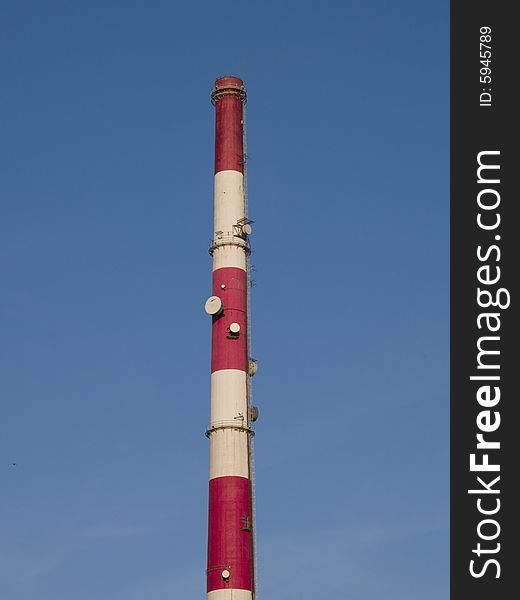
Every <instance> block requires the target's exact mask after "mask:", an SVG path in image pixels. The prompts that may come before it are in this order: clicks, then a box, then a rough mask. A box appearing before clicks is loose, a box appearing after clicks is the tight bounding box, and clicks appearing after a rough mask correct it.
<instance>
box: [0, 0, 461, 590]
mask: <svg viewBox="0 0 520 600" xmlns="http://www.w3.org/2000/svg"><path fill="white" fill-rule="evenodd" d="M448 11H449V6H448V2H444V1H442V2H439V1H438V0H436V1H425V2H420V3H418V2H412V1H404V0H403V1H393V2H390V1H383V0H378V1H373V2H366V1H345V2H343V1H341V2H340V1H334V2H308V1H306V0H300V1H298V2H295V1H288V2H269V1H265V2H261V3H260V2H254V3H253V2H230V1H227V0H223V1H221V2H218V3H217V2H194V3H182V4H181V3H176V2H167V1H151V2H144V1H125V2H123V1H115V0H105V1H104V2H98V1H92V0H91V1H89V2H85V1H76V2H67V1H65V0H63V1H61V2H57V1H53V0H49V1H47V2H36V1H34V0H33V1H30V0H24V1H17V2H2V3H1V5H0V33H1V35H0V75H1V81H2V87H3V92H2V101H1V109H0V130H1V138H2V143H1V144H0V165H1V167H0V168H1V173H0V200H1V213H2V216H1V223H0V277H1V279H0V281H1V288H2V293H1V320H2V324H1V328H2V332H3V333H2V337H1V346H0V360H1V365H2V366H1V371H2V373H1V388H0V393H1V405H0V458H1V462H0V489H1V493H0V531H1V535H0V597H1V598H5V599H6V600H70V598H74V600H92V599H93V598H95V599H96V600H149V599H150V598H153V599H154V600H171V599H172V598H176V599H177V598H179V599H180V598H182V599H183V600H184V599H194V600H195V599H196V598H199V599H200V598H202V597H204V583H205V581H204V569H205V552H206V505H207V476H208V443H207V440H206V438H205V437H204V435H203V432H204V428H205V426H206V424H207V421H208V418H209V358H210V356H209V350H210V324H209V322H208V320H207V317H206V316H205V314H204V312H203V303H204V301H205V299H206V297H207V296H208V295H209V293H210V278H211V272H210V271H211V262H210V257H209V255H208V254H207V245H208V242H209V239H210V237H211V231H212V194H213V190H212V185H213V175H212V161H213V129H214V113H213V109H212V107H211V104H210V100H209V92H210V88H211V86H212V83H213V81H214V79H215V77H217V76H218V75H222V74H226V73H232V74H236V75H239V76H241V77H243V78H244V80H245V81H246V84H247V86H248V92H249V103H248V153H249V155H250V161H249V198H250V214H251V217H252V218H253V219H254V220H255V231H254V234H253V236H252V243H253V245H254V250H255V252H254V254H253V264H254V266H255V268H256V272H255V280H256V285H255V287H254V288H253V298H252V313H253V349H254V355H255V357H256V358H257V359H258V360H259V372H258V374H257V376H256V377H255V381H254V383H255V387H254V397H255V403H256V404H258V405H259V406H260V410H261V416H260V420H259V421H258V427H257V436H256V441H255V446H256V461H257V508H258V514H257V524H258V534H257V535H258V544H259V548H258V565H259V571H260V572H259V592H260V596H259V598H265V599H267V598H268V599H269V600H315V599H317V598H345V599H347V600H380V599H381V598H383V597H384V598H385V600H417V599H418V598H421V600H439V599H440V598H447V597H448V450H449V448H448V348H449V346H448V334H449V330H448V327H449V322H448V317H449V313H448V310H449V304H448V266H449V263H448V258H449V254H448V251H449V249H448V222H449V221H448V218H449V212H448V211H449V205H448V160H449V155H448V149H449V146H448V142H449V139H448V126H449V122H448V27H449V20H448V19H449V12H448ZM13 462H16V463H17V465H16V466H15V467H13V466H10V464H11V463H13Z"/></svg>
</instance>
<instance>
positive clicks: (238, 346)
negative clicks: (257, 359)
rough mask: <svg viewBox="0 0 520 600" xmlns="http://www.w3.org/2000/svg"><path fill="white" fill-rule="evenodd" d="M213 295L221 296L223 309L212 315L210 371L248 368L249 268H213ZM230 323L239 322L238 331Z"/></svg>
mask: <svg viewBox="0 0 520 600" xmlns="http://www.w3.org/2000/svg"><path fill="white" fill-rule="evenodd" d="M222 286H224V287H222ZM213 295H214V296H218V297H219V298H221V299H222V302H223V304H224V311H223V312H222V314H221V315H219V316H218V317H213V325H212V336H211V372H212V373H214V372H215V371H220V370H222V369H239V370H240V371H246V372H247V367H248V356H247V274H246V272H245V271H244V270H243V269H239V268H237V267H222V269H217V270H216V271H213ZM231 323H238V324H239V325H240V331H239V333H238V335H233V334H232V333H231V332H230V330H229V326H230V325H231Z"/></svg>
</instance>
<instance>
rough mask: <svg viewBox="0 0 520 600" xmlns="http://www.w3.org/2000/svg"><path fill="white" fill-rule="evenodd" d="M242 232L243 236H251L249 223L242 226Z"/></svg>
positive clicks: (251, 229)
mask: <svg viewBox="0 0 520 600" xmlns="http://www.w3.org/2000/svg"><path fill="white" fill-rule="evenodd" d="M242 231H243V233H244V235H251V234H252V233H253V228H252V227H251V225H249V223H246V224H245V225H242Z"/></svg>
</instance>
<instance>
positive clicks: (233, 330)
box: [229, 323, 240, 335]
mask: <svg viewBox="0 0 520 600" xmlns="http://www.w3.org/2000/svg"><path fill="white" fill-rule="evenodd" d="M229 331H231V333H233V334H235V335H236V334H237V333H239V332H240V325H239V324H238V323H231V325H230V326H229Z"/></svg>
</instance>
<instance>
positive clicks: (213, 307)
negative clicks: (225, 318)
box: [204, 296, 224, 317]
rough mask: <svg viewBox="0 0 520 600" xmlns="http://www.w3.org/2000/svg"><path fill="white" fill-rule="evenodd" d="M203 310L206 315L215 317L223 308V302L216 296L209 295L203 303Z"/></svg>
mask: <svg viewBox="0 0 520 600" xmlns="http://www.w3.org/2000/svg"><path fill="white" fill-rule="evenodd" d="M204 310H205V311H206V312H207V313H208V315H211V316H212V317H216V316H217V315H219V314H220V313H221V312H222V311H223V310H224V304H223V303H222V300H221V299H220V298H219V297H218V296H210V297H209V298H208V299H207V300H206V304H204Z"/></svg>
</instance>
